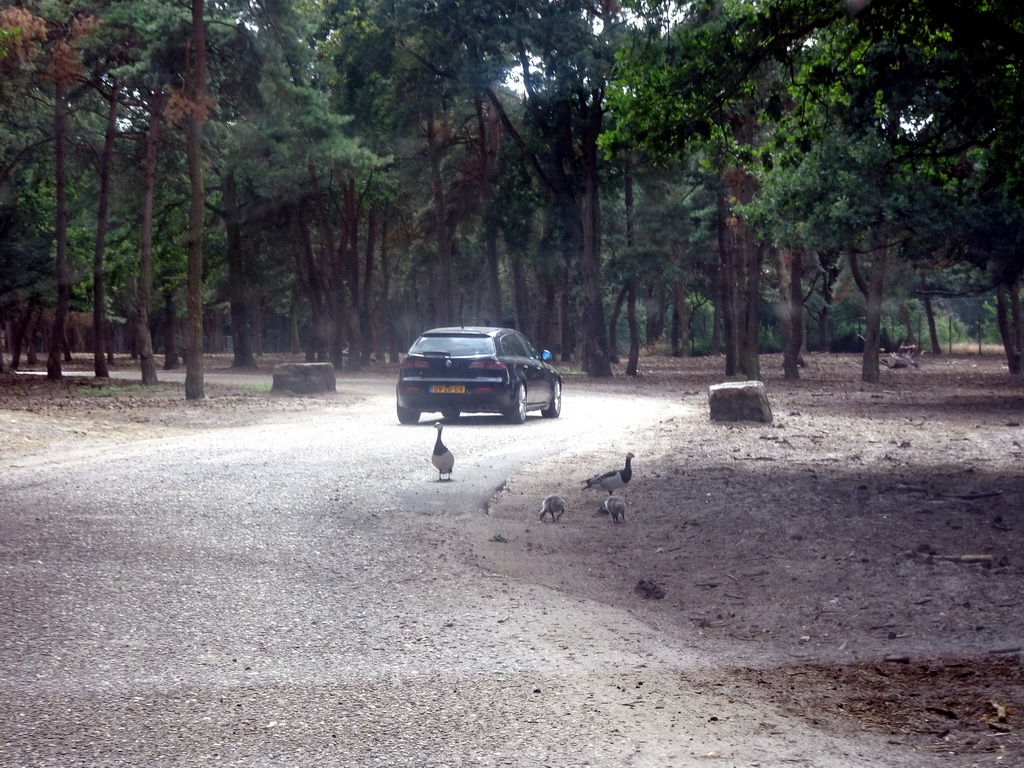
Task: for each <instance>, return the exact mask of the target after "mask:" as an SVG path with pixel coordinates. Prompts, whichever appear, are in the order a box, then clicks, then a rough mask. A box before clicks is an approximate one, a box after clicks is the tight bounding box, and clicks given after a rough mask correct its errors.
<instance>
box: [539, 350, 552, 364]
mask: <svg viewBox="0 0 1024 768" xmlns="http://www.w3.org/2000/svg"><path fill="white" fill-rule="evenodd" d="M540 359H541V360H543V361H544V362H547V361H548V360H550V359H551V353H550V352H548V351H547V350H546V349H545V350H544V351H543V352H541V353H540Z"/></svg>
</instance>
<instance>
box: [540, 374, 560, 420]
mask: <svg viewBox="0 0 1024 768" xmlns="http://www.w3.org/2000/svg"><path fill="white" fill-rule="evenodd" d="M561 413H562V385H561V384H560V383H559V382H557V381H556V382H555V383H554V385H553V386H552V388H551V401H550V402H549V403H548V407H547V408H545V409H544V410H543V411H541V412H540V415H541V416H543V417H544V418H545V419H557V418H558V416H559V415H560V414H561Z"/></svg>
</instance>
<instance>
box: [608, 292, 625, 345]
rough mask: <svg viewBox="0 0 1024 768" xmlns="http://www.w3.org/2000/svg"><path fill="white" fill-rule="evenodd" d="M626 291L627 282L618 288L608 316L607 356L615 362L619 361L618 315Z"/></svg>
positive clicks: (620, 312)
mask: <svg viewBox="0 0 1024 768" xmlns="http://www.w3.org/2000/svg"><path fill="white" fill-rule="evenodd" d="M628 292H629V285H628V284H625V285H623V286H622V287H621V288H620V289H619V293H618V295H617V296H616V297H615V303H614V304H613V305H612V313H611V316H610V317H609V318H608V357H609V359H610V360H611V361H612V362H613V363H615V364H618V362H619V315H620V314H622V305H623V303H624V302H625V301H626V294H627V293H628Z"/></svg>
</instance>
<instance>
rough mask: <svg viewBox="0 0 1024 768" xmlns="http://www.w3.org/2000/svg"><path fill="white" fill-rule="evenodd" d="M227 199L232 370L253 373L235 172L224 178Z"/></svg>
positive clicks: (226, 174) (225, 221) (227, 253)
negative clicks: (237, 369) (238, 369)
mask: <svg viewBox="0 0 1024 768" xmlns="http://www.w3.org/2000/svg"><path fill="white" fill-rule="evenodd" d="M221 185H222V187H223V196H224V235H225V240H226V242H225V250H226V255H227V262H228V303H229V304H230V306H231V337H232V340H233V342H234V343H233V345H232V355H233V359H232V362H231V367H232V368H242V369H245V370H253V369H255V368H256V367H257V366H256V360H255V359H254V358H253V354H252V323H251V321H250V317H249V302H248V286H247V285H246V279H245V265H244V263H243V262H244V256H243V245H242V221H241V213H240V211H239V210H238V184H237V182H236V180H235V172H234V169H229V170H227V171H225V172H224V174H223V176H222V177H221Z"/></svg>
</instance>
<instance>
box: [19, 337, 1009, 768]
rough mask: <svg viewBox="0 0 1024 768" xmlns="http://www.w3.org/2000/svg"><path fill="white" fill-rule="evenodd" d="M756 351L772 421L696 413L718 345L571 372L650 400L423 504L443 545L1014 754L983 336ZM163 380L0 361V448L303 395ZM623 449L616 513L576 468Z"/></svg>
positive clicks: (937, 748)
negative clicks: (626, 466)
mask: <svg viewBox="0 0 1024 768" xmlns="http://www.w3.org/2000/svg"><path fill="white" fill-rule="evenodd" d="M763 370H764V375H765V384H766V386H767V388H768V392H769V398H770V401H771V405H772V409H773V413H774V422H773V423H772V424H770V425H764V424H754V423H747V424H721V423H713V422H710V421H709V419H708V415H707V388H708V386H709V385H710V384H714V383H718V382H719V381H721V378H722V377H721V360H717V359H710V360H709V359H703V360H665V359H657V358H646V359H644V360H643V361H642V365H641V374H640V376H639V377H637V378H636V379H628V378H626V377H621V376H616V377H615V378H614V379H612V380H610V381H599V382H594V381H588V380H586V379H582V378H579V377H570V378H569V380H568V382H567V384H566V399H565V407H566V408H571V407H572V393H573V391H583V390H596V391H601V392H604V393H609V392H610V393H614V394H616V395H621V402H622V407H623V408H630V407H635V404H636V403H637V402H640V401H642V402H643V403H644V404H645V405H644V407H651V406H650V404H651V403H652V402H654V403H657V402H663V403H664V404H665V413H666V416H665V418H664V419H662V420H661V421H660V423H659V424H658V426H657V428H655V429H645V430H642V431H640V430H637V431H634V432H633V433H632V434H629V435H628V440H629V444H623V443H621V441H620V440H616V441H614V442H610V443H609V444H607V445H604V446H598V447H597V450H595V446H593V445H580V446H577V447H576V448H575V449H572V450H569V451H566V452H564V453H562V454H560V455H559V456H558V457H557V458H555V459H553V460H550V461H547V462H544V463H542V464H536V465H532V466H529V467H528V468H527V469H526V471H525V472H524V473H523V474H521V475H519V476H517V477H514V478H511V479H510V481H509V482H508V483H507V484H506V485H505V487H504V488H503V489H502V490H501V491H500V492H499V493H498V494H497V495H496V496H495V498H494V499H493V500H492V503H491V505H490V508H489V510H488V511H487V514H478V515H473V516H462V517H460V518H458V519H455V520H450V521H443V520H433V521H432V524H433V525H441V526H444V525H449V526H453V527H454V526H457V527H458V528H459V530H460V532H461V535H459V536H457V537H456V536H451V537H447V539H448V541H449V542H450V543H449V544H447V545H446V546H448V547H450V548H451V550H452V554H453V555H456V556H458V557H459V558H461V559H462V560H463V561H464V562H466V563H468V564H471V565H476V566H479V567H481V568H483V569H485V570H486V571H488V572H490V573H492V574H496V575H498V576H503V577H508V578H514V579H517V580H520V581H523V582H527V583H534V584H537V585H540V586H543V587H549V588H553V589H555V590H557V591H559V592H561V593H563V594H564V595H565V596H566V597H567V598H581V599H588V600H593V601H596V602H598V603H600V604H603V605H607V606H609V607H611V608H614V609H618V610H622V611H626V612H627V613H628V614H630V615H633V616H635V617H636V618H637V619H639V620H640V621H642V622H643V623H644V624H646V625H648V626H651V627H655V628H659V629H668V630H671V631H675V632H682V633H685V634H686V636H687V638H688V642H689V643H691V644H692V647H693V648H694V649H695V650H696V651H697V652H702V653H705V654H707V657H708V658H709V659H713V660H714V661H713V663H714V664H716V665H728V666H729V667H730V668H731V669H732V670H734V672H735V674H734V675H733V676H732V678H731V680H732V683H731V686H732V687H731V688H730V689H729V691H728V692H727V694H728V696H729V697H731V698H730V700H732V699H741V698H742V697H743V696H745V695H746V694H747V693H751V694H754V693H756V696H757V697H759V698H766V699H768V700H769V701H771V702H772V703H773V704H774V705H775V707H776V708H777V711H778V712H779V713H780V717H782V718H792V719H798V720H806V721H808V722H809V723H811V724H813V725H815V726H818V727H821V728H824V729H835V730H837V731H839V730H842V731H849V730H854V731H856V730H860V731H864V732H868V733H871V734H874V735H876V736H881V737H883V738H884V739H886V740H888V741H889V742H891V743H892V744H894V745H899V746H900V748H901V749H902V748H906V747H910V748H912V749H914V750H916V751H917V752H918V753H919V754H921V755H922V763H921V764H922V765H925V764H928V765H931V764H933V763H932V762H931V761H930V759H926V758H925V757H924V756H925V755H934V756H935V760H938V761H939V762H936V763H934V764H936V765H939V764H948V765H956V766H960V765H963V766H967V765H989V764H1002V765H1024V737H1022V735H1021V731H1020V717H1021V713H1022V711H1024V667H1022V665H1021V647H1022V642H1024V610H1022V609H1021V606H1022V604H1024V599H1022V598H1024V579H1022V576H1024V559H1022V557H1024V547H1022V544H1024V448H1022V445H1024V427H1022V426H1021V422H1022V421H1024V382H1020V381H1014V380H1012V379H1011V378H1010V377H1009V376H1008V375H1006V373H1005V369H1004V367H1003V365H1002V364H1001V361H1000V360H999V359H998V358H995V357H970V356H964V357H946V356H942V357H933V358H924V359H923V361H922V364H921V367H920V368H917V369H903V370H885V371H883V379H882V382H881V384H879V385H865V384H862V383H861V382H860V381H859V372H860V361H859V358H857V357H850V356H816V355H812V356H810V357H809V359H808V366H807V368H806V369H804V371H803V373H802V379H801V380H800V381H798V382H787V381H784V380H782V378H781V366H780V362H779V360H778V359H777V358H772V357H766V358H765V359H764V361H763ZM374 374H375V375H381V374H382V372H381V371H379V370H377V371H375V372H374ZM383 375H390V374H388V373H387V372H384V373H383ZM638 395H643V396H644V397H643V398H640V397H638ZM180 398H181V391H180V388H179V387H176V386H175V385H169V386H166V387H161V388H159V389H157V390H152V391H151V390H146V391H142V390H134V389H133V388H130V387H127V386H125V385H122V384H121V383H120V382H118V383H115V385H114V387H113V388H112V387H108V386H106V385H105V383H98V382H95V381H92V380H88V379H86V380H73V379H71V377H68V378H67V379H66V380H65V381H64V382H62V383H59V384H56V385H53V384H47V383H46V382H44V381H43V380H42V379H41V377H28V376H21V375H4V376H0V423H2V427H3V428H2V431H0V452H3V453H4V454H13V453H18V454H19V455H25V454H29V453H32V452H36V451H42V450H45V449H46V448H47V447H48V446H53V445H56V444H60V445H62V446H65V447H76V448H80V449H82V450H88V449H89V446H90V445H92V444H94V443H95V442H96V441H112V440H113V441H123V442H129V441H131V440H133V439H135V438H138V437H146V436H151V435H153V434H156V433H158V434H168V433H173V432H175V431H188V430H197V429H209V428H215V427H219V426H231V425H235V424H240V423H243V422H246V423H251V422H252V421H253V420H254V419H264V420H275V419H288V418H292V417H294V416H296V415H297V414H298V415H302V414H304V413H306V412H307V411H308V410H309V409H311V408H315V407H316V404H315V402H314V401H310V400H304V399H301V398H294V399H281V398H273V399H271V398H269V397H268V396H267V394H266V393H265V392H261V391H258V390H256V389H253V388H251V387H247V386H245V385H244V384H241V385H236V386H227V387H222V388H220V389H218V392H217V397H216V398H211V399H210V400H208V401H207V402H205V403H202V404H198V405H197V406H193V407H190V408H187V409H186V408H182V407H181V405H180ZM342 404H343V403H342ZM627 450H629V451H632V452H633V453H634V454H635V455H636V459H635V460H634V477H633V480H632V482H631V483H630V484H629V485H628V486H627V488H626V489H624V490H623V491H622V492H621V495H622V496H623V497H625V498H626V500H627V503H628V510H627V513H626V521H625V523H623V524H619V525H616V524H614V523H612V522H611V521H610V520H609V518H608V517H607V516H606V515H603V514H601V513H600V511H599V505H600V503H601V501H602V499H603V497H604V495H603V493H602V492H600V491H594V490H583V489H582V488H581V485H582V480H583V479H585V478H586V477H588V476H590V475H593V474H596V473H598V472H600V471H604V470H607V469H612V468H615V467H617V466H620V465H621V463H622V459H623V455H624V453H625V452H626V451H627ZM548 493H559V494H561V495H562V496H563V497H564V498H565V500H566V502H567V506H568V511H567V512H566V514H565V515H564V516H563V517H562V518H561V520H560V521H559V522H558V523H554V524H553V523H550V522H544V523H542V522H540V521H539V520H538V513H539V503H538V500H539V499H541V498H543V497H544V496H545V495H546V494H548ZM551 642H554V643H557V642H559V640H558V639H557V638H556V639H553V640H551ZM711 681H712V676H711V675H710V673H709V674H708V678H707V684H708V686H709V687H710V686H713V685H717V684H716V683H713V682H711ZM691 682H692V681H691ZM640 685H641V686H642V685H643V682H642V681H641V682H640ZM623 686H624V687H623V693H624V694H625V693H626V692H627V689H629V690H633V689H634V688H635V689H636V690H633V694H634V695H635V696H638V697H639V696H642V691H640V690H639V688H640V686H638V685H637V684H636V681H633V680H625V679H624V680H623ZM780 722H781V721H780ZM764 727H765V728H766V729H769V730H770V729H772V728H780V727H783V726H782V725H779V723H775V724H772V723H766V724H764Z"/></svg>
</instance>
